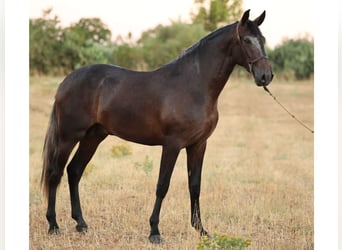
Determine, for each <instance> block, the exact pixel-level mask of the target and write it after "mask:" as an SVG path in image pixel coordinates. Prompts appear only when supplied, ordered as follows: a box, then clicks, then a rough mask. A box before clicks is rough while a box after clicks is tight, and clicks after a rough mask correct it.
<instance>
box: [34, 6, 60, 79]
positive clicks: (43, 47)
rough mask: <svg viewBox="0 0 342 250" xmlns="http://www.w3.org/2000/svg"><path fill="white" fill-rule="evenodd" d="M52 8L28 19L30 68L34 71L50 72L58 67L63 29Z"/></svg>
mask: <svg viewBox="0 0 342 250" xmlns="http://www.w3.org/2000/svg"><path fill="white" fill-rule="evenodd" d="M51 12H52V10H51V9H47V10H44V11H43V15H42V17H41V18H37V19H30V22H29V29H30V30H29V31H30V38H29V39H30V54H29V56H30V58H29V59H30V69H31V70H32V71H35V72H36V73H42V74H50V73H53V72H52V69H56V68H58V67H59V65H58V64H59V60H58V58H57V55H58V53H59V51H60V50H61V48H62V47H63V43H62V39H63V30H62V28H61V27H60V20H59V18H58V17H57V16H52V15H51Z"/></svg>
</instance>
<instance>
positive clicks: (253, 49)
mask: <svg viewBox="0 0 342 250" xmlns="http://www.w3.org/2000/svg"><path fill="white" fill-rule="evenodd" d="M249 12H250V10H247V11H245V12H244V13H243V15H242V17H241V19H240V20H239V21H237V22H235V23H232V24H230V25H226V26H224V27H222V28H219V29H217V30H215V31H214V32H212V33H209V34H208V35H207V36H205V37H204V38H202V39H200V40H199V41H198V42H197V43H195V44H194V45H193V46H191V47H190V48H188V49H187V50H185V51H184V52H183V53H182V54H181V55H180V56H179V57H178V58H176V59H175V60H173V61H171V62H169V63H167V64H165V65H163V66H161V67H159V68H157V69H155V70H153V71H133V70H129V69H126V68H122V67H119V66H114V65H107V64H94V65H90V66H85V67H82V68H80V69H77V70H75V71H74V72H72V73H70V74H69V75H68V76H66V77H65V79H64V80H63V81H62V82H61V84H60V85H59V87H58V89H57V92H56V95H55V101H54V103H53V107H52V112H51V117H50V122H49V126H48V129H47V133H46V137H45V141H44V148H43V168H42V176H41V185H42V189H43V192H44V193H45V196H46V198H47V203H48V204H47V212H46V219H47V221H48V223H49V230H48V233H50V234H58V233H59V226H58V224H57V221H56V211H55V205H56V191H57V187H58V185H59V183H60V180H61V178H62V176H63V172H64V168H65V165H66V164H67V162H68V158H69V156H70V154H71V152H72V150H73V148H74V147H75V146H76V144H77V143H79V144H78V149H77V151H76V152H75V154H74V155H73V157H72V159H71V160H70V162H69V163H68V166H67V175H68V185H69V191H70V200H71V216H72V218H73V219H74V220H75V221H76V222H77V225H76V230H77V231H79V232H85V231H87V228H88V225H87V223H86V222H85V220H84V218H83V215H82V209H81V204H80V197H79V190H78V184H79V181H80V179H81V176H82V173H83V171H84V169H85V167H86V166H87V163H88V162H89V161H90V159H91V158H92V156H93V155H94V153H95V151H96V149H97V147H98V145H99V144H100V142H102V141H103V140H104V139H105V138H106V137H107V136H108V135H114V136H118V137H120V138H122V139H125V140H128V141H131V142H135V143H140V144H144V145H160V146H162V154H161V162H160V169H159V177H158V182H157V186H156V198H155V203H154V208H153V211H152V214H151V217H150V219H149V223H150V234H149V237H148V238H149V240H150V242H151V243H161V242H162V241H163V238H162V237H161V235H160V232H159V227H158V225H159V214H160V209H161V206H162V202H163V199H164V197H165V195H166V194H167V191H168V188H169V184H170V178H171V175H172V172H173V169H174V166H175V162H176V159H177V156H178V154H179V152H180V150H181V149H184V148H185V149H186V154H187V173H188V189H189V192H190V204H191V205H190V207H191V225H192V227H194V228H195V230H196V231H198V232H199V234H200V235H201V236H204V235H208V232H207V231H206V230H205V229H204V227H203V225H202V221H201V212H200V202H199V198H200V190H201V172H202V164H203V157H204V153H205V150H206V145H207V139H208V137H209V136H210V135H211V134H212V133H213V131H214V129H215V127H216V124H217V122H218V110H217V102H218V97H219V95H220V93H221V91H222V89H223V88H224V86H225V84H226V82H227V81H228V78H229V76H230V74H231V73H232V71H233V69H234V67H235V66H236V65H240V66H242V67H244V68H245V69H246V70H247V71H248V72H249V73H251V74H252V75H253V78H254V80H255V83H256V85H257V86H259V87H261V86H267V85H268V84H269V83H270V82H271V81H272V78H273V73H272V67H271V65H270V62H269V60H268V57H267V56H266V54H265V50H264V43H265V38H264V37H263V35H262V33H261V32H260V30H259V26H260V25H261V24H262V23H263V21H264V19H265V16H266V12H265V11H264V12H263V13H262V14H261V15H260V16H259V17H257V18H256V19H255V20H253V21H251V20H249Z"/></svg>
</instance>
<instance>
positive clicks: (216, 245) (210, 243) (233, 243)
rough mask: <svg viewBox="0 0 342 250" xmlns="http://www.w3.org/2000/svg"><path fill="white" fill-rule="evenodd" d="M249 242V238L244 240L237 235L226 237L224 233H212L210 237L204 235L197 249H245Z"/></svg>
mask: <svg viewBox="0 0 342 250" xmlns="http://www.w3.org/2000/svg"><path fill="white" fill-rule="evenodd" d="M251 243H252V242H251V240H249V239H247V240H245V239H242V238H239V237H228V236H227V235H226V234H217V233H214V235H213V236H212V238H209V237H207V236H204V237H203V238H202V239H201V241H200V242H199V243H198V244H197V249H198V250H213V249H246V248H247V247H248V246H249V245H251Z"/></svg>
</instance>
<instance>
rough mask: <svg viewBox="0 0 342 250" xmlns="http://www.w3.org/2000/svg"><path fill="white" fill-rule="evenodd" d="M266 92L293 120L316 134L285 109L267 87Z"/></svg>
mask: <svg viewBox="0 0 342 250" xmlns="http://www.w3.org/2000/svg"><path fill="white" fill-rule="evenodd" d="M263 87H264V90H265V91H266V92H267V93H268V94H269V95H270V96H271V97H272V98H273V99H274V100H275V101H276V102H277V103H278V104H279V105H280V107H282V108H283V109H284V110H285V111H286V112H287V113H288V114H289V115H290V116H291V117H292V118H293V119H295V120H296V121H297V122H298V123H299V124H301V125H302V126H303V127H304V128H306V129H307V130H309V131H310V132H311V133H314V131H313V130H312V129H311V128H309V127H308V126H306V125H305V124H304V123H303V122H302V121H300V120H298V119H297V118H296V117H295V116H294V115H293V114H292V113H291V112H290V111H288V110H287V108H285V107H284V106H283V105H282V104H281V103H280V102H279V101H278V100H277V98H276V97H275V96H274V95H273V94H272V93H271V91H269V89H268V88H267V87H266V86H263Z"/></svg>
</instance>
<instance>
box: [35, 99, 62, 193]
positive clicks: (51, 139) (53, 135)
mask: <svg viewBox="0 0 342 250" xmlns="http://www.w3.org/2000/svg"><path fill="white" fill-rule="evenodd" d="M57 126H58V125H57V117H56V104H55V103H54V104H53V108H52V112H51V117H50V123H49V127H48V129H47V132H46V136H45V141H44V148H43V170H42V176H41V180H40V183H41V187H42V189H43V193H44V195H45V196H47V195H48V194H49V191H50V185H49V183H50V180H51V177H52V175H54V173H56V171H57V169H56V168H57V167H58V165H57V157H58V146H59V140H58V133H57Z"/></svg>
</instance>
